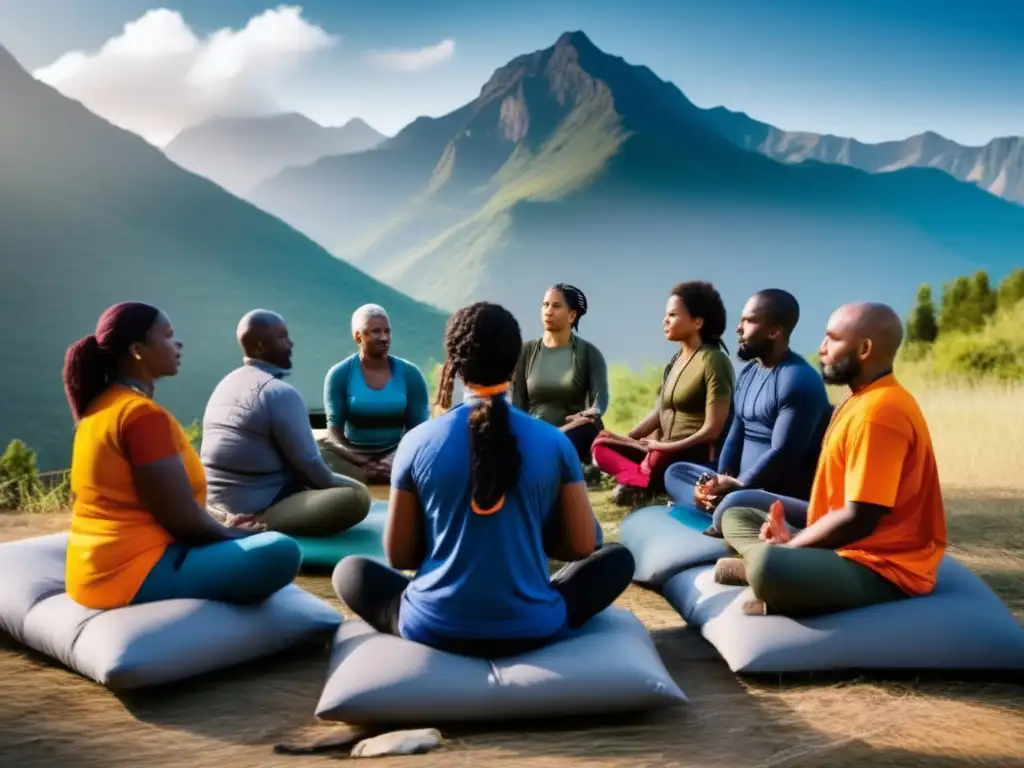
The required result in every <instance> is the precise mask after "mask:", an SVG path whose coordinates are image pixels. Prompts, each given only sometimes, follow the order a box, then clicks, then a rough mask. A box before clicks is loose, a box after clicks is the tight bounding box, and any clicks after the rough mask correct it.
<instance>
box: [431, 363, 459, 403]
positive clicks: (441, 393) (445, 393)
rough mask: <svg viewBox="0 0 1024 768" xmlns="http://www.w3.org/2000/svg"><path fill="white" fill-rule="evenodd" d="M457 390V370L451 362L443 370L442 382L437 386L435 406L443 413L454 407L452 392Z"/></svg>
mask: <svg viewBox="0 0 1024 768" xmlns="http://www.w3.org/2000/svg"><path fill="white" fill-rule="evenodd" d="M454 390H455V370H454V368H453V366H452V363H451V361H450V360H448V361H446V362H445V364H444V367H443V368H441V380H440V381H439V382H438V384H437V397H436V398H434V405H436V406H437V407H438V408H440V409H441V410H442V411H447V410H448V409H449V408H451V407H452V392H453V391H454Z"/></svg>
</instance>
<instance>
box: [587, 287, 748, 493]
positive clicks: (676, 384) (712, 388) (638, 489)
mask: <svg viewBox="0 0 1024 768" xmlns="http://www.w3.org/2000/svg"><path fill="white" fill-rule="evenodd" d="M725 324H726V317H725V304H724V303H723V302H722V297H721V296H720V295H719V293H718V291H717V290H716V289H715V287H714V286H713V285H711V283H705V282H696V281H695V282H688V283H679V284H678V285H676V286H675V287H674V288H673V289H672V293H671V294H670V295H669V298H668V303H667V304H666V307H665V319H664V321H663V322H662V327H663V330H664V333H665V339H666V340H667V341H671V342H675V343H676V344H678V345H679V351H678V352H676V354H675V355H673V357H672V359H671V360H670V361H669V363H668V365H667V366H665V370H664V372H663V374H662V381H661V389H660V390H659V391H658V396H657V400H656V402H655V405H654V408H653V410H652V411H651V412H650V413H649V414H647V416H646V417H645V418H644V419H643V421H641V422H640V423H639V424H637V425H636V426H635V427H633V429H631V430H630V431H629V434H627V435H621V436H620V435H615V434H613V433H611V432H608V431H602V432H601V433H600V434H599V435H598V436H597V438H596V439H595V440H594V447H593V454H594V463H595V464H597V466H598V467H600V469H601V471H602V472H605V473H606V474H608V475H611V476H612V477H614V478H615V480H616V482H617V484H618V485H617V487H616V489H615V495H614V497H613V498H614V501H615V503H616V504H619V505H620V506H626V507H633V508H636V507H637V506H640V505H642V504H645V503H651V501H652V500H653V498H654V496H655V495H657V494H661V493H664V492H665V470H667V469H668V468H669V467H670V466H671V465H673V464H675V463H677V462H680V461H685V462H689V463H691V464H697V465H701V466H704V467H707V468H708V471H709V472H712V473H713V472H714V468H715V467H716V466H717V461H718V454H719V453H720V452H721V448H722V444H723V443H724V442H725V436H726V434H728V431H729V424H730V420H731V418H732V395H733V389H734V388H735V384H736V371H735V369H734V367H733V364H732V361H731V360H730V359H729V356H728V354H727V353H726V351H725V345H724V344H723V343H722V334H724V333H725Z"/></svg>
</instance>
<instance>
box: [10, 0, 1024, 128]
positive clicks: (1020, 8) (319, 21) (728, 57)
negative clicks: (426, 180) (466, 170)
mask: <svg viewBox="0 0 1024 768" xmlns="http://www.w3.org/2000/svg"><path fill="white" fill-rule="evenodd" d="M296 4H297V5H301V7H302V17H303V18H304V19H305V20H306V21H308V22H309V23H310V24H313V25H316V26H317V27H319V28H321V29H322V30H323V31H324V32H325V33H327V34H329V35H331V36H335V39H334V42H333V43H332V44H331V45H330V46H329V47H325V48H323V49H321V50H318V51H316V52H315V53H313V54H311V55H310V56H308V57H307V58H306V59H304V60H303V62H302V64H301V67H300V68H299V69H298V70H296V71H294V72H292V74H291V75H290V79H289V80H288V81H287V87H286V88H284V87H282V88H281V89H280V92H278V93H276V94H275V99H276V102H275V106H278V107H281V108H287V109H294V110H298V111H302V112H305V113H306V114H308V115H310V116H311V117H313V118H314V119H317V120H319V121H320V122H324V123H340V122H343V121H344V120H346V119H349V118H351V117H354V116H361V117H363V118H365V119H366V120H367V121H368V122H370V123H371V124H372V125H375V126H376V127H378V128H379V129H380V130H383V131H385V132H386V133H389V134H392V133H394V132H396V131H397V130H398V129H400V128H401V127H402V126H403V125H404V124H406V123H408V122H409V121H410V120H412V119H413V118H415V117H417V116H418V115H423V114H427V115H439V114H443V113H445V112H447V111H450V110H451V109H454V108H455V107H457V106H460V105H461V104H463V103H465V102H466V101H468V100H470V99H472V98H473V97H474V96H475V95H476V94H477V93H478V91H479V88H480V86H481V85H482V84H483V83H484V82H485V81H486V80H487V78H488V77H489V76H490V74H491V72H492V71H493V70H494V69H495V68H497V67H499V66H501V65H502V64H504V63H506V62H507V61H508V60H509V59H511V58H512V57H514V56H515V55H517V54H520V53H525V52H529V51H533V50H536V49H539V48H545V47H547V46H549V45H551V44H552V43H553V42H554V40H555V38H556V37H557V36H558V34H559V33H561V32H563V31H565V30H569V29H583V30H584V31H585V32H587V34H588V35H589V36H590V37H591V39H592V40H593V41H594V42H595V43H596V44H597V45H598V46H599V47H600V48H602V49H604V50H605V51H607V52H609V53H613V54H616V55H620V56H623V57H624V58H625V59H627V60H628V61H630V62H632V63H638V64H646V65H647V66H649V67H650V68H651V69H653V70H654V71H655V72H656V73H657V74H658V75H659V76H661V77H663V78H665V79H667V80H671V81H672V82H674V83H675V84H676V85H678V86H679V87H680V88H681V89H682V90H683V91H684V92H685V93H686V94H687V95H688V96H689V97H690V99H691V100H693V101H694V102H695V103H697V104H698V105H700V106H714V105H719V104H723V105H725V106H727V107H729V108H731V109H739V110H742V111H745V112H747V113H748V114H750V115H751V116H753V117H756V118H758V119H761V120H764V121H766V122H770V123H772V124H774V125H777V126H779V127H781V128H785V129H790V130H809V131H816V132H827V133H835V134H839V135H847V136H854V137H856V138H859V139H862V140H865V141H881V140H886V139H896V138H903V137H905V136H907V135H910V134H913V133H918V132H921V131H924V130H935V131H937V132H939V133H941V134H944V135H946V136H949V137H950V138H953V139H955V140H958V141H961V142H964V143H969V144H978V143H984V142H986V141H988V140H989V139H991V138H993V137H995V136H1002V135H1020V134H1024V99H1022V98H1021V88H1020V73H1021V72H1024V42H1021V41H1024V0H1022V1H1020V2H1011V1H1010V0H980V1H979V0H975V2H969V1H967V0H957V1H954V0H827V1H826V0H713V1H712V0H702V1H701V2H695V1H693V0H675V1H674V2H672V1H669V0H666V1H664V2H661V1H659V0H629V1H627V0H546V1H545V0H515V1H514V2H505V0H490V1H489V2H482V1H480V0H477V1H475V2H471V1H470V0H305V2H297V3H296ZM276 5H277V4H276V3H273V2H270V3H268V2H258V1H257V0H177V1H174V0H168V2H165V3H159V2H155V0H150V1H147V0H95V1H94V2H93V1H87V0H0V43H3V44H4V45H5V46H6V47H8V48H9V49H10V50H11V52H12V53H14V55H15V56H16V57H17V58H18V59H19V60H20V61H21V62H22V64H24V65H25V66H26V67H27V68H29V69H31V70H36V69H38V68H41V67H45V66H47V65H49V64H51V63H53V62H54V61H55V60H56V59H58V58H59V57H60V56H61V55H62V54H65V53H67V52H69V51H74V50H81V51H84V52H86V53H90V52H95V51H96V50H97V49H98V48H99V47H100V46H101V45H102V44H103V43H104V42H105V41H107V40H108V39H109V38H111V37H115V36H117V35H119V34H120V33H121V30H122V28H123V26H124V24H125V23H126V22H129V21H132V20H134V19H137V18H139V17H140V16H141V15H142V14H143V13H145V12H146V11H147V10H150V9H154V8H160V7H163V8H167V9H170V10H174V11H178V12H180V14H181V16H182V17H183V19H184V21H185V23H186V24H187V25H188V26H189V27H190V28H191V29H192V30H193V31H194V33H195V35H196V36H197V37H199V38H204V37H205V36H206V35H208V34H209V33H211V32H212V31H215V30H218V29H221V28H224V27H229V28H232V29H240V28H242V27H244V26H245V24H246V22H247V21H248V20H249V19H250V18H252V17H253V16H255V15H257V14H259V13H261V12H262V11H265V10H267V9H268V8H274V7H275V6H276ZM445 40H450V41H451V42H452V44H453V49H452V55H451V56H450V57H449V58H447V59H444V60H442V61H439V62H438V63H436V64H434V65H433V66H430V67H426V68H423V69H420V70H417V71H395V70H393V69H390V70H389V69H387V68H384V67H382V66H380V59H377V60H376V62H375V61H374V59H372V58H368V52H371V51H381V50H391V49H406V50H409V51H411V50H414V49H420V48H424V47H428V46H433V45H436V44H439V43H441V42H442V41H445Z"/></svg>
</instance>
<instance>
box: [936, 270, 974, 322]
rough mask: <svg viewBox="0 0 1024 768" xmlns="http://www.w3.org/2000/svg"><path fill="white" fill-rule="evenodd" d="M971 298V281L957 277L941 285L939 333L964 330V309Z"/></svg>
mask: <svg viewBox="0 0 1024 768" xmlns="http://www.w3.org/2000/svg"><path fill="white" fill-rule="evenodd" d="M970 300H971V281H970V280H969V279H968V278H966V277H958V278H957V279H956V280H954V281H953V282H951V283H946V284H945V285H943V286H942V300H941V302H940V305H939V333H955V332H956V331H962V330H966V328H965V327H964V326H965V323H964V311H965V310H966V309H967V305H968V304H969V303H970Z"/></svg>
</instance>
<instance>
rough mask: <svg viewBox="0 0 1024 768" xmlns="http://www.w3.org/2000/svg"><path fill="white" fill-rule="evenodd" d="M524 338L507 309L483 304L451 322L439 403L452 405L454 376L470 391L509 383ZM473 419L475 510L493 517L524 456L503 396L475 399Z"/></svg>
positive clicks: (465, 311) (500, 394)
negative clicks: (470, 389) (520, 451)
mask: <svg viewBox="0 0 1024 768" xmlns="http://www.w3.org/2000/svg"><path fill="white" fill-rule="evenodd" d="M522 346H523V340H522V335H521V333H520V330H519V323H518V322H517V321H516V319H515V317H514V316H513V315H512V313H511V312H509V311H508V310H507V309H505V308H504V307H502V306H500V305H498V304H491V303H488V302H484V301H480V302H477V303H475V304H471V305H469V306H468V307H463V308H462V309H460V310H458V311H457V312H456V313H455V314H453V315H452V316H451V317H450V318H449V319H448V326H447V328H446V329H445V351H446V352H447V356H448V359H447V361H446V362H445V364H444V369H443V370H442V371H441V381H440V384H439V386H438V393H437V405H439V406H441V407H442V408H444V409H445V410H447V409H448V408H450V407H451V401H452V389H453V388H454V385H455V377H456V376H459V377H461V378H462V380H463V382H465V384H466V386H467V387H469V388H473V387H477V388H481V389H484V388H488V387H500V386H502V385H507V384H508V382H509V381H510V380H511V378H512V374H513V372H514V370H515V367H516V363H517V361H518V359H519V353H520V351H521V350H522ZM472 408H473V411H472V413H471V414H470V416H469V446H470V483H471V488H472V496H471V499H472V504H473V509H474V511H476V512H477V513H478V514H490V513H492V512H496V511H497V510H498V509H500V508H501V505H502V503H503V501H504V497H505V494H506V492H507V491H508V490H509V488H511V487H512V486H513V485H515V483H516V481H517V480H518V479H519V469H520V466H521V464H522V457H521V456H520V454H519V446H518V443H517V442H516V438H515V435H514V434H513V433H512V430H511V425H510V423H509V406H508V403H507V401H506V400H505V397H504V392H497V393H494V394H490V395H487V396H483V397H479V398H475V399H474V402H473V405H472Z"/></svg>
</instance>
